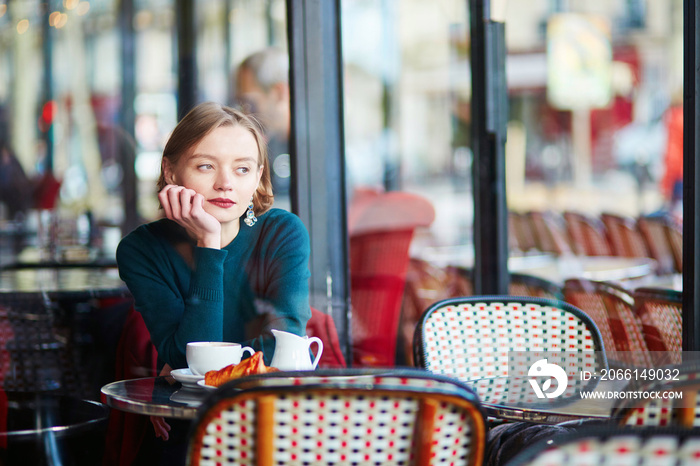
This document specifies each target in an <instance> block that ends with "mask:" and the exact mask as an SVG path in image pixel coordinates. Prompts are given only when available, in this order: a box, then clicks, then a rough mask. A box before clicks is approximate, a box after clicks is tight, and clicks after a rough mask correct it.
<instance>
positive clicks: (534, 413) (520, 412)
mask: <svg viewBox="0 0 700 466" xmlns="http://www.w3.org/2000/svg"><path fill="white" fill-rule="evenodd" d="M468 384H469V385H471V386H472V387H473V388H474V389H475V390H476V393H477V394H478V395H479V399H480V400H481V404H482V406H483V407H484V410H485V411H486V413H487V414H488V415H489V416H493V417H496V418H499V419H507V420H511V421H527V422H534V423H539V424H558V423H560V422H567V421H582V420H589V419H599V420H607V419H610V415H611V412H612V408H613V405H614V403H615V399H614V398H612V397H600V398H592V397H588V398H585V397H582V396H581V395H580V391H577V392H576V393H573V394H570V395H568V396H561V397H560V398H554V399H546V400H540V399H537V398H536V397H535V395H534V391H532V389H531V387H530V384H529V380H528V378H521V377H491V378H483V379H477V380H473V381H470V382H468ZM626 385H627V381H624V380H623V381H619V380H618V381H608V380H605V381H599V382H597V383H593V384H591V387H590V388H588V389H583V390H581V391H586V392H588V393H597V394H598V395H593V396H599V395H600V394H606V395H607V394H609V393H611V392H616V391H620V390H623V389H624V387H625V386H626Z"/></svg>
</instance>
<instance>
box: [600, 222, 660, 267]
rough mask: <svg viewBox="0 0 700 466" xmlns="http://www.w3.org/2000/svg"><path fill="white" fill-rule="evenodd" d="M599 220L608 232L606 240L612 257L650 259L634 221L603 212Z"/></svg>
mask: <svg viewBox="0 0 700 466" xmlns="http://www.w3.org/2000/svg"><path fill="white" fill-rule="evenodd" d="M600 219H601V220H602V222H603V224H604V225H605V229H606V231H607V232H608V240H609V241H610V245H611V249H612V252H613V254H614V255H616V256H621V257H651V255H650V254H649V250H648V249H647V246H646V243H645V242H644V238H643V237H642V234H641V233H640V232H639V229H638V228H637V222H636V220H635V219H633V218H631V217H626V216H624V215H618V214H612V213H605V212H604V213H602V214H600Z"/></svg>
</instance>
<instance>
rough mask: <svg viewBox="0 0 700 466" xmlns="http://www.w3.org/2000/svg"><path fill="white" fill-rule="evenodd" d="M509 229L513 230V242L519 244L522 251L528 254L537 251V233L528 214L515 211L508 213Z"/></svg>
mask: <svg viewBox="0 0 700 466" xmlns="http://www.w3.org/2000/svg"><path fill="white" fill-rule="evenodd" d="M508 229H509V230H511V229H512V230H513V236H515V239H514V240H513V241H514V242H515V243H517V246H518V249H519V250H520V251H522V252H528V251H531V250H533V249H537V241H536V240H535V233H534V232H533V230H532V225H531V224H530V220H529V219H528V218H527V215H526V214H524V213H519V212H513V211H510V212H508Z"/></svg>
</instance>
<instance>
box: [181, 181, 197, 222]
mask: <svg viewBox="0 0 700 466" xmlns="http://www.w3.org/2000/svg"><path fill="white" fill-rule="evenodd" d="M193 194H194V191H193V190H191V189H182V190H181V191H180V218H182V219H185V220H188V219H189V218H190V212H191V211H192V195H193Z"/></svg>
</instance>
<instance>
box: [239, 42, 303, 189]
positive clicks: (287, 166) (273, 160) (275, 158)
mask: <svg viewBox="0 0 700 466" xmlns="http://www.w3.org/2000/svg"><path fill="white" fill-rule="evenodd" d="M234 98H235V101H236V103H237V104H238V105H239V106H240V108H241V110H242V111H243V112H244V113H246V114H249V115H253V116H254V117H255V118H257V119H258V121H260V123H261V124H262V125H263V128H264V130H265V137H266V138H267V146H268V154H269V160H270V165H271V167H270V168H271V175H272V189H273V191H274V193H275V198H277V200H280V199H287V198H288V197H289V185H290V180H291V159H290V154H289V132H290V126H291V113H290V112H291V110H290V106H289V104H290V93H289V57H288V56H287V53H286V52H285V51H284V50H282V49H280V48H277V47H268V48H265V49H262V50H260V51H257V52H255V53H253V54H251V55H249V56H248V57H246V58H245V59H244V60H243V61H242V62H241V64H240V65H239V66H238V69H237V71H236V85H235V95H234Z"/></svg>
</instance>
